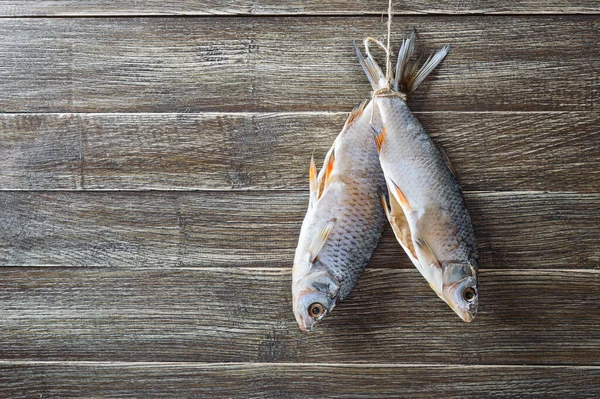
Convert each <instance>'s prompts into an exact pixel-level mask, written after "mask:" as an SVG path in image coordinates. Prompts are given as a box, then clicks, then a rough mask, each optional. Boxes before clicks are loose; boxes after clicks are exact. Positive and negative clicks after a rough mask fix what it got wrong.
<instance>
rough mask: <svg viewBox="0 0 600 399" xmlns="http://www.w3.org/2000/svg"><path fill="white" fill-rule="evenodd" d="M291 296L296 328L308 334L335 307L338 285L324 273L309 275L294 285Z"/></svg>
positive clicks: (318, 272) (337, 297)
mask: <svg viewBox="0 0 600 399" xmlns="http://www.w3.org/2000/svg"><path fill="white" fill-rule="evenodd" d="M292 296H293V302H294V315H295V316H296V321H297V322H298V326H299V327H300V329H301V330H302V331H305V332H310V331H311V330H312V329H313V328H314V326H315V325H316V324H317V323H318V322H319V321H321V320H322V319H323V318H324V317H325V316H326V315H327V314H329V313H330V312H331V311H332V310H333V308H334V307H335V305H336V303H337V301H338V299H339V284H338V283H337V281H336V280H335V278H333V277H332V276H331V275H329V273H327V272H325V271H317V272H315V273H309V274H308V275H306V276H305V277H303V278H302V279H300V280H299V281H297V282H295V283H294V287H293V290H292Z"/></svg>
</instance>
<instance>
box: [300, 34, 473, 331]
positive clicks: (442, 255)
mask: <svg viewBox="0 0 600 399" xmlns="http://www.w3.org/2000/svg"><path fill="white" fill-rule="evenodd" d="M415 39H416V36H415V32H414V30H413V31H412V32H411V33H410V35H409V36H408V38H406V39H404V40H403V42H402V46H401V47H400V50H399V52H398V61H397V64H396V68H395V73H394V74H392V73H391V71H390V62H389V59H390V54H389V51H388V52H387V56H388V63H387V64H388V65H387V68H386V74H384V73H383V71H382V70H381V68H380V67H379V66H378V64H377V63H376V61H375V60H374V59H373V57H372V55H371V53H370V51H369V45H370V43H372V42H375V43H377V44H378V45H380V46H382V45H381V43H379V42H378V41H376V40H374V39H371V38H367V39H365V50H366V56H363V55H362V53H361V52H360V51H359V50H358V49H356V48H355V50H356V55H357V57H358V59H359V62H360V64H361V66H362V68H363V69H364V71H365V73H366V74H367V77H368V79H369V82H370V83H371V86H372V87H373V90H374V92H373V97H372V99H371V100H370V101H368V102H367V101H365V102H363V103H362V104H360V105H359V106H358V107H356V108H355V109H354V110H353V111H352V113H351V114H350V116H349V117H348V120H347V121H346V123H345V125H344V127H343V129H342V131H341V133H340V134H339V135H338V136H337V138H336V139H335V141H334V143H333V146H332V147H331V149H330V150H329V152H328V153H327V155H326V157H325V161H324V164H323V167H322V168H321V170H320V171H319V172H318V173H317V169H316V166H315V162H314V159H313V158H311V162H310V168H309V180H310V200H309V205H308V211H307V213H306V216H305V218H304V222H303V224H302V228H301V231H300V237H299V240H298V247H297V249H296V255H295V259H294V268H293V273H292V280H293V282H292V296H293V307H294V314H295V316H296V320H297V322H298V325H299V326H300V329H302V330H304V331H310V330H311V329H312V328H313V327H314V326H315V324H316V323H317V322H319V321H320V320H322V319H323V317H325V316H326V315H327V314H329V313H330V312H331V311H332V310H333V308H334V307H335V306H336V304H337V303H338V302H339V301H341V300H343V299H344V298H345V297H346V296H347V295H348V294H349V293H350V291H351V290H352V288H353V287H354V285H355V284H356V282H357V280H358V277H359V275H360V273H361V272H362V271H363V270H364V268H365V267H366V266H367V263H368V262H369V259H370V258H371V255H372V253H373V251H374V249H375V247H376V246H377V243H378V241H379V238H380V237H381V234H382V232H383V229H384V225H385V219H386V218H387V220H388V221H389V223H390V224H391V226H392V229H393V231H394V234H395V236H396V239H397V240H398V242H399V243H400V245H401V246H402V248H403V249H404V250H405V252H406V253H407V255H408V256H409V258H410V259H411V261H412V262H413V264H414V265H415V267H416V268H417V269H418V270H419V272H420V273H421V274H422V275H423V277H425V279H426V280H427V281H428V282H429V285H430V286H431V288H432V289H433V290H434V291H435V293H436V294H437V295H438V296H439V297H440V298H441V299H442V300H444V301H445V302H446V303H447V304H448V305H449V306H450V307H451V308H452V309H453V310H454V311H455V312H456V313H457V314H458V315H459V316H460V317H461V318H462V319H463V320H464V321H466V322H470V321H472V320H473V318H474V317H475V315H476V313H477V304H478V291H477V247H476V243H475V236H474V233H473V228H472V225H471V220H470V217H469V214H468V212H467V209H466V207H465V205H464V200H463V196H462V191H461V188H460V186H459V184H458V183H457V180H456V177H455V174H454V172H453V169H452V167H451V165H450V163H449V161H448V158H447V157H446V156H445V153H444V152H443V151H441V150H440V149H439V148H438V147H437V146H436V145H435V144H434V142H433V141H432V140H431V138H430V137H429V135H428V134H427V133H426V132H425V130H424V129H423V127H422V126H421V124H420V123H419V121H418V120H417V119H416V118H415V116H414V115H413V114H412V112H411V111H410V110H409V108H408V106H407V104H406V98H407V95H410V93H412V92H414V91H415V90H416V89H417V87H419V85H420V84H421V83H422V82H423V80H424V79H425V78H426V77H427V76H428V75H429V74H430V73H431V72H432V71H433V70H434V69H435V67H436V66H437V65H438V64H439V63H440V62H441V61H442V60H443V59H444V58H445V56H446V55H447V54H448V51H449V49H450V48H449V47H448V46H446V47H444V48H442V49H441V50H439V51H438V52H437V53H435V55H432V56H430V57H429V58H428V59H427V61H425V63H424V64H423V66H422V67H421V68H419V67H418V62H416V61H414V60H413V59H412V57H411V56H412V55H413V53H414V50H415ZM382 47H383V46H382ZM384 50H386V51H387V49H385V47H384Z"/></svg>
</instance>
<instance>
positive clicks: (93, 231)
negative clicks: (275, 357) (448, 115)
mask: <svg viewBox="0 0 600 399" xmlns="http://www.w3.org/2000/svg"><path fill="white" fill-rule="evenodd" d="M466 200H467V208H468V209H469V211H470V213H471V216H472V219H473V224H474V227H475V232H476V235H477V238H478V243H479V246H480V252H481V260H480V263H481V267H482V268H502V269H523V268H524V269H535V268H539V269H549V268H573V269H589V268H600V252H599V251H600V250H599V248H600V247H599V246H598V242H599V240H600V239H599V234H600V233H599V231H598V226H599V225H600V219H599V218H600V208H599V207H600V196H599V195H598V194H589V195H581V194H542V193H470V192H467V193H466ZM307 201H308V195H307V193H303V192H219V191H216V192H137V193H136V192H39V193H37V192H2V193H0V265H4V266H10V265H14V266H19V265H30V266H36V265H55V266H60V265H64V266H82V265H83V266H123V267H177V266H202V267H217V266H218V267H230V266H231V267H240V266H254V267H291V264H292V259H293V252H294V249H295V248H296V244H297V239H298V234H299V231H300V224H301V222H302V219H303V217H304V214H305V212H306V206H307ZM371 266H372V267H393V268H397V267H404V268H412V266H411V264H410V262H409V261H408V259H407V257H406V255H405V254H404V253H403V252H402V249H401V248H400V246H399V245H398V243H397V242H396V241H395V238H394V237H393V234H392V233H391V231H389V229H388V230H387V231H386V232H385V234H384V237H383V238H382V240H381V242H380V244H379V247H378V249H377V250H376V252H375V254H374V257H373V259H372V261H371Z"/></svg>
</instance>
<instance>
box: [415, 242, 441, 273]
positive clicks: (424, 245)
mask: <svg viewBox="0 0 600 399" xmlns="http://www.w3.org/2000/svg"><path fill="white" fill-rule="evenodd" d="M415 242H416V243H417V245H418V246H419V249H420V250H421V252H422V253H423V256H425V261H426V262H427V264H428V265H435V266H437V267H442V263H441V262H440V261H439V260H438V258H437V256H435V254H434V253H433V250H432V249H431V247H430V246H429V243H428V242H427V241H425V239H424V238H417V239H416V241H415Z"/></svg>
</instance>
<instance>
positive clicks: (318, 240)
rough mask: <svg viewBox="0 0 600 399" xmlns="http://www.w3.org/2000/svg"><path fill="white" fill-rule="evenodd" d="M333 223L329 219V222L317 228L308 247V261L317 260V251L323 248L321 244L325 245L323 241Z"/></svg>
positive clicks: (325, 239) (313, 261)
mask: <svg viewBox="0 0 600 399" xmlns="http://www.w3.org/2000/svg"><path fill="white" fill-rule="evenodd" d="M333 224H334V222H333V220H330V221H329V222H327V224H325V226H323V227H322V228H321V230H319V232H318V233H317V235H316V236H315V238H314V239H313V241H312V243H311V244H310V248H309V253H310V258H309V261H310V263H315V261H316V260H317V257H318V255H319V252H321V250H322V249H323V246H324V245H325V242H326V241H327V237H329V234H330V233H331V229H332V228H333Z"/></svg>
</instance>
